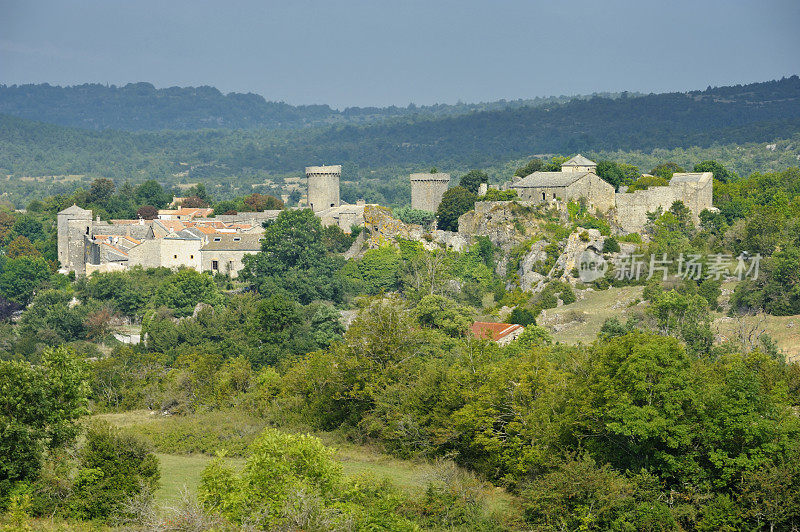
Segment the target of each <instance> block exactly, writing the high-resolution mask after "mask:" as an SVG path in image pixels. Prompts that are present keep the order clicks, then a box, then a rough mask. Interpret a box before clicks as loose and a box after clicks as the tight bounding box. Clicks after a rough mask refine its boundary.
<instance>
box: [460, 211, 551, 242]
mask: <svg viewBox="0 0 800 532" xmlns="http://www.w3.org/2000/svg"><path fill="white" fill-rule="evenodd" d="M540 208H541V206H538V205H537V204H535V203H533V202H529V201H479V202H477V203H476V204H475V209H474V210H471V211H469V212H467V213H464V214H462V215H461V217H460V218H459V219H458V232H459V234H461V235H464V236H467V237H469V236H485V237H488V238H489V240H491V242H492V244H494V245H495V246H497V247H499V248H500V249H502V250H503V252H504V253H508V252H509V251H511V248H512V247H514V246H516V245H517V244H520V243H522V242H524V241H525V240H526V239H528V238H530V235H532V234H535V233H537V232H540V231H541V224H542V220H541V219H540V218H538V217H537V216H535V215H536V214H537V213H538V212H539V210H540Z"/></svg>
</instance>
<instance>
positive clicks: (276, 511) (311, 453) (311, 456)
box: [198, 429, 343, 530]
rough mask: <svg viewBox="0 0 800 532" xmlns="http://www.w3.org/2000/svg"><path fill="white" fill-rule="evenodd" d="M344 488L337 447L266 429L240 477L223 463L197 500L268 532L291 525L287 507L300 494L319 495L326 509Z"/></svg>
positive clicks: (210, 472)
mask: <svg viewBox="0 0 800 532" xmlns="http://www.w3.org/2000/svg"><path fill="white" fill-rule="evenodd" d="M342 484H343V477H342V472H341V465H340V464H339V463H338V462H337V461H336V460H335V459H334V450H333V449H329V448H327V447H325V446H324V445H323V444H322V442H321V441H320V440H319V439H318V438H316V437H314V436H310V435H293V434H286V433H283V432H280V431H278V430H275V429H267V430H265V431H264V432H263V433H262V434H261V436H259V437H258V439H257V440H256V441H255V442H254V443H253V444H252V445H251V447H250V453H249V458H248V459H247V463H246V464H245V466H244V468H243V469H242V471H241V473H236V472H234V470H232V469H230V468H229V467H228V466H226V465H224V462H223V461H222V460H216V461H215V462H213V463H212V464H211V465H210V466H208V467H207V468H206V470H205V471H204V472H203V475H202V478H201V480H200V487H199V488H198V499H199V500H200V503H201V504H202V505H203V506H204V507H205V508H207V509H209V510H213V511H216V512H220V513H221V514H222V515H224V516H225V517H226V518H228V519H229V520H230V521H232V522H234V523H243V522H247V521H252V519H253V518H256V517H257V518H258V519H259V520H260V521H261V523H260V524H261V527H263V528H264V529H265V530H266V529H275V528H279V527H280V526H281V525H285V524H286V522H285V519H286V518H287V515H286V511H287V509H288V508H287V507H288V506H289V503H290V502H291V501H292V498H293V497H295V496H296V494H298V493H301V492H302V493H305V494H306V496H307V497H309V498H313V497H318V498H319V499H320V500H321V501H323V504H325V505H326V506H327V505H329V504H333V503H334V501H335V500H336V499H337V498H338V497H339V496H340V495H341V492H340V491H339V489H340V488H341V486H342Z"/></svg>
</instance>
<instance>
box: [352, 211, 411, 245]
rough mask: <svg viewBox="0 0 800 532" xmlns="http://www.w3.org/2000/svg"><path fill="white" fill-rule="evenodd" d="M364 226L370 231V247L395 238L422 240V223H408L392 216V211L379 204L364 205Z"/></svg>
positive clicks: (383, 243)
mask: <svg viewBox="0 0 800 532" xmlns="http://www.w3.org/2000/svg"><path fill="white" fill-rule="evenodd" d="M364 226H365V227H366V229H367V231H369V241H368V243H367V244H368V247H370V248H377V247H380V246H381V245H385V244H386V243H387V242H392V241H394V240H395V239H398V238H402V239H405V240H418V241H422V238H423V235H424V234H425V231H424V230H423V229H422V226H421V225H416V224H406V223H403V222H402V221H400V220H398V219H397V218H394V217H393V216H392V211H391V210H390V209H387V208H386V207H380V206H378V205H366V206H365V207H364Z"/></svg>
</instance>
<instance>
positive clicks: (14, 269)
mask: <svg viewBox="0 0 800 532" xmlns="http://www.w3.org/2000/svg"><path fill="white" fill-rule="evenodd" d="M50 275H51V273H50V266H49V265H48V264H47V262H46V261H45V260H44V259H43V258H42V257H31V256H28V255H23V256H21V257H18V258H16V259H8V260H7V261H5V263H3V265H2V272H0V294H2V295H3V297H5V298H6V299H8V300H9V301H13V302H15V303H19V304H22V305H27V304H28V303H29V302H30V300H31V298H33V294H34V293H35V292H36V290H38V289H39V288H40V287H41V286H42V285H43V284H45V283H46V282H47V281H48V280H49V279H50Z"/></svg>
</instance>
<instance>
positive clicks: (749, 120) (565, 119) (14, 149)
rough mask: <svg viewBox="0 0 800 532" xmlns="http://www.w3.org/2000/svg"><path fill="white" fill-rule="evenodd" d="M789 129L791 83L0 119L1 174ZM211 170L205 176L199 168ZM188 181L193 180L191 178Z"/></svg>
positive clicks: (307, 160)
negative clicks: (159, 123)
mask: <svg viewBox="0 0 800 532" xmlns="http://www.w3.org/2000/svg"><path fill="white" fill-rule="evenodd" d="M798 132H800V79H799V78H798V77H797V76H793V77H791V78H788V79H783V80H780V81H772V82H767V83H758V84H752V85H745V86H737V87H722V88H716V89H708V90H706V91H697V92H691V93H672V94H659V95H649V96H642V97H636V98H626V97H621V98H600V97H598V98H592V99H590V100H574V101H571V102H569V103H566V104H559V105H552V106H549V105H548V106H540V107H520V108H514V109H505V110H501V111H483V112H473V113H470V114H466V115H461V116H450V117H439V118H432V117H429V118H425V119H420V118H416V117H414V118H405V119H400V118H398V119H395V120H393V121H391V122H383V123H379V124H371V125H364V126H353V125H344V126H341V125H339V126H325V127H317V128H306V129H299V130H292V131H282V132H278V131H275V130H265V129H259V130H236V131H230V130H224V129H216V130H210V129H209V130H202V131H184V132H173V131H162V132H139V133H130V132H124V131H101V132H93V131H83V130H79V129H71V128H64V127H60V126H53V125H48V124H41V123H33V122H29V121H26V120H22V119H16V118H11V117H8V116H6V117H5V118H2V117H0V170H2V171H4V172H5V173H8V174H15V175H52V174H87V173H95V174H100V175H110V176H116V177H126V178H127V177H133V176H135V175H139V174H140V173H141V172H145V175H147V176H152V177H158V178H163V177H164V175H165V174H169V173H172V172H174V171H176V170H175V168H176V166H175V165H177V163H178V162H185V163H187V164H189V165H203V168H209V167H214V168H216V169H217V170H215V172H216V173H215V175H219V176H223V175H228V176H230V175H236V174H241V173H242V172H243V171H245V170H246V171H248V172H250V171H251V170H256V171H266V172H273V173H286V172H298V171H301V170H302V168H303V167H304V166H306V165H309V164H320V163H331V164H333V163H339V164H345V165H346V167H347V168H348V171H352V170H353V169H355V168H359V169H362V170H364V169H376V168H387V167H409V166H416V167H420V168H422V167H425V166H430V165H439V166H443V167H447V166H448V165H449V166H455V167H459V168H463V167H465V166H467V167H473V168H480V167H485V166H489V165H492V164H495V163H497V162H499V161H507V160H509V159H514V158H522V157H527V156H529V155H532V154H538V153H562V154H569V153H575V152H584V153H591V152H598V151H608V150H642V151H652V150H653V149H655V148H675V147H689V146H701V147H702V146H711V145H714V144H743V143H748V142H766V141H773V140H775V139H788V138H790V137H792V136H793V135H794V134H796V133H798ZM209 175H211V174H209ZM198 177H199V176H198Z"/></svg>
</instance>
